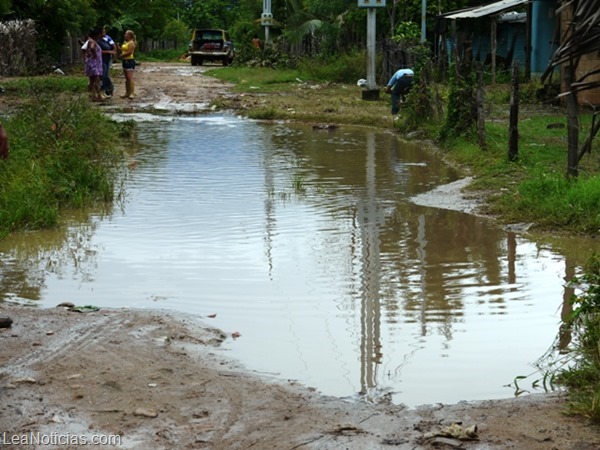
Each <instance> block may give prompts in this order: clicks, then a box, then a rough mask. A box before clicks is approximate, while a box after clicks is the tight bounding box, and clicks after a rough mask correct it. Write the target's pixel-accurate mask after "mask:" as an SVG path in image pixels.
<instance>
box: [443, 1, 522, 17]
mask: <svg viewBox="0 0 600 450" xmlns="http://www.w3.org/2000/svg"><path fill="white" fill-rule="evenodd" d="M528 2H529V0H500V1H499V2H494V3H489V4H487V5H482V6H475V7H472V8H466V9H461V10H458V11H451V12H448V13H446V14H442V15H441V17H445V18H446V19H476V18H477V17H483V16H489V15H491V14H496V13H498V12H501V11H505V10H507V9H511V8H514V7H516V6H519V5H522V4H525V3H528Z"/></svg>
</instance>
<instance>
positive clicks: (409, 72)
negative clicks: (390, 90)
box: [387, 69, 415, 87]
mask: <svg viewBox="0 0 600 450" xmlns="http://www.w3.org/2000/svg"><path fill="white" fill-rule="evenodd" d="M414 75H415V73H414V72H413V71H412V69H400V70H398V71H397V72H396V73H395V74H394V75H392V78H390V81H388V84H387V85H388V87H392V86H393V85H395V84H396V81H398V80H399V79H400V78H402V77H403V76H409V77H413V76H414Z"/></svg>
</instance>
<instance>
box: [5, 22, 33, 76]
mask: <svg viewBox="0 0 600 450" xmlns="http://www.w3.org/2000/svg"><path fill="white" fill-rule="evenodd" d="M35 37H36V33H35V23H34V22H33V20H11V21H8V22H0V75H3V76H16V75H22V74H24V73H28V72H32V71H33V70H34V69H35V65H36V57H35Z"/></svg>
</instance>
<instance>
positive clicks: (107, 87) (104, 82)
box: [100, 60, 115, 95]
mask: <svg viewBox="0 0 600 450" xmlns="http://www.w3.org/2000/svg"><path fill="white" fill-rule="evenodd" d="M110 66H111V61H110V60H108V61H102V79H101V84H100V90H101V91H104V92H106V93H107V94H109V95H112V93H113V91H114V90H115V87H114V86H113V82H112V80H111V79H110Z"/></svg>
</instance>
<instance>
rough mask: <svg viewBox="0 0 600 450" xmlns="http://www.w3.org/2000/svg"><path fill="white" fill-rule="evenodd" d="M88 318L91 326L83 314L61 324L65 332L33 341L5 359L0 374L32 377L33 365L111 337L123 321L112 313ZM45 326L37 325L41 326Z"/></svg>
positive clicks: (34, 370) (35, 370)
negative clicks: (19, 353)
mask: <svg viewBox="0 0 600 450" xmlns="http://www.w3.org/2000/svg"><path fill="white" fill-rule="evenodd" d="M73 314H75V313H73ZM90 318H93V325H90V321H89V320H87V317H83V318H82V320H81V321H78V322H75V323H69V325H68V326H67V327H64V328H65V331H58V332H53V334H52V335H51V336H48V338H47V339H45V340H44V342H43V343H39V342H34V343H33V345H32V347H31V349H32V350H31V351H29V352H26V353H23V354H21V355H19V356H18V357H16V358H14V359H9V360H8V361H5V362H4V364H3V365H4V368H3V369H2V370H1V371H0V375H4V376H12V377H15V378H17V377H20V378H24V377H34V376H35V374H36V373H37V369H36V368H35V367H36V366H40V365H42V364H48V363H50V362H52V361H53V360H56V359H57V358H60V357H62V356H64V355H65V354H67V353H74V352H78V351H81V350H83V349H84V348H86V347H89V346H91V345H96V344H97V343H98V341H99V340H102V339H105V338H107V337H108V336H110V334H111V333H112V332H113V330H114V328H115V327H120V326H122V325H123V324H124V323H125V322H126V320H125V318H124V317H116V316H112V315H111V316H94V317H90ZM45 325H46V324H40V326H45ZM47 333H48V332H46V334H47ZM35 344H40V345H35Z"/></svg>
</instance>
